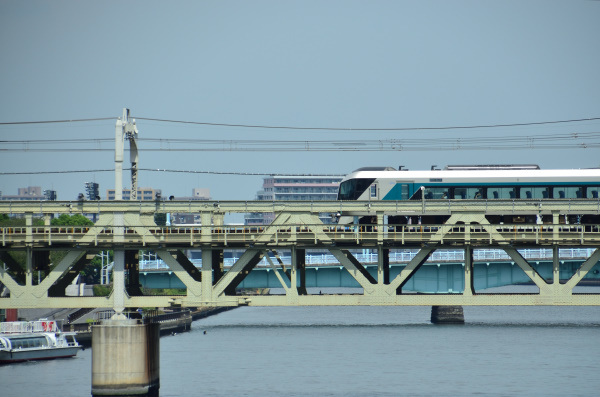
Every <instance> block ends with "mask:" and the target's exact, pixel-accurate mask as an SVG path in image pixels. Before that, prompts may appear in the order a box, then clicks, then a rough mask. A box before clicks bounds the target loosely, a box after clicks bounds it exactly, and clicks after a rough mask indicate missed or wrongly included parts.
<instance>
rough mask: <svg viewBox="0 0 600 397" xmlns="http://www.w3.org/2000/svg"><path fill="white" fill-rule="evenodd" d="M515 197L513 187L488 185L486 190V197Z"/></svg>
mask: <svg viewBox="0 0 600 397" xmlns="http://www.w3.org/2000/svg"><path fill="white" fill-rule="evenodd" d="M515 197H517V195H516V193H515V188H514V187H496V186H493V187H489V188H488V190H487V198H488V199H492V200H494V199H496V200H498V199H503V200H504V199H514V198H515Z"/></svg>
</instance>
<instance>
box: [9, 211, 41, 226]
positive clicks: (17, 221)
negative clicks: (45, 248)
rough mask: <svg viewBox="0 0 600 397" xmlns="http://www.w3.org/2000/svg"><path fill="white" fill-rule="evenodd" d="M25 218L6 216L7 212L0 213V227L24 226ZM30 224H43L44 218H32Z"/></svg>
mask: <svg viewBox="0 0 600 397" xmlns="http://www.w3.org/2000/svg"><path fill="white" fill-rule="evenodd" d="M25 222H26V221H25V218H23V217H21V218H16V217H11V216H8V215H7V214H0V227H20V226H25ZM31 224H32V225H33V226H44V220H43V219H40V218H33V220H32V222H31Z"/></svg>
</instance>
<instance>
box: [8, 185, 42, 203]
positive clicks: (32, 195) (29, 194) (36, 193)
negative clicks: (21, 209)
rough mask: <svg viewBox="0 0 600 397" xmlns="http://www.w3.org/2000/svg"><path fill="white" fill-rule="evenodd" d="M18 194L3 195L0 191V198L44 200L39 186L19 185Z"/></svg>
mask: <svg viewBox="0 0 600 397" xmlns="http://www.w3.org/2000/svg"><path fill="white" fill-rule="evenodd" d="M18 192H19V194H17V195H3V194H2V192H0V200H12V201H37V200H40V201H41V200H46V196H45V195H44V194H42V188H41V187H40V186H28V187H20V188H19V189H18Z"/></svg>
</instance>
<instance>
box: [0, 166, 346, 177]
mask: <svg viewBox="0 0 600 397" xmlns="http://www.w3.org/2000/svg"><path fill="white" fill-rule="evenodd" d="M114 171H115V170H114V169H98V170H68V171H18V172H0V175H47V174H76V173H96V172H114ZM123 171H131V168H123ZM138 171H146V172H162V173H178V174H210V175H240V176H269V175H274V176H339V175H340V174H290V173H273V172H235V171H197V170H173V169H164V168H163V169H161V168H138Z"/></svg>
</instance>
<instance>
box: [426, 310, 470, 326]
mask: <svg viewBox="0 0 600 397" xmlns="http://www.w3.org/2000/svg"><path fill="white" fill-rule="evenodd" d="M431 322H432V323H434V324H464V323H465V315H464V313H463V308H462V306H431Z"/></svg>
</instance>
